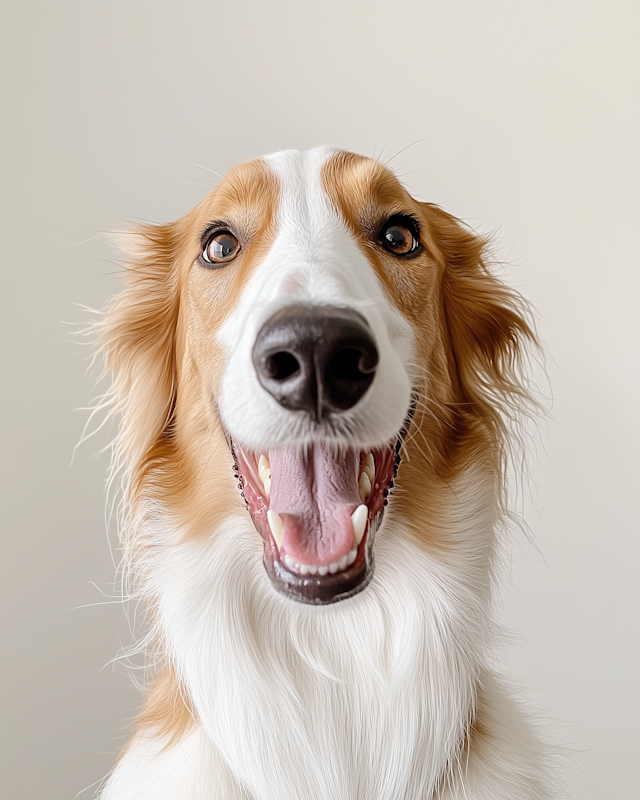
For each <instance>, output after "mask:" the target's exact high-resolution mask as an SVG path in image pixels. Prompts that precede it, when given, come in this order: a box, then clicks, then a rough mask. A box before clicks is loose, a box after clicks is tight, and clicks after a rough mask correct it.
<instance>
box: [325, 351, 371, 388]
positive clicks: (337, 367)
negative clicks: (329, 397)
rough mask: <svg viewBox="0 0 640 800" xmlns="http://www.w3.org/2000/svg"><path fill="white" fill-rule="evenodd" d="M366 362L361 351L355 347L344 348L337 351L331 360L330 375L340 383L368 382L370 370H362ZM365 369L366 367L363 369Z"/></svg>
mask: <svg viewBox="0 0 640 800" xmlns="http://www.w3.org/2000/svg"><path fill="white" fill-rule="evenodd" d="M365 360H366V357H365V354H364V353H363V352H362V350H359V349H357V348H355V347H346V348H344V349H343V350H339V351H338V352H337V353H336V354H335V355H334V356H333V358H332V359H331V365H330V368H329V369H330V373H331V375H332V376H333V377H334V378H337V379H338V380H341V381H368V380H371V370H369V371H365V370H364V369H363V366H365V365H364V364H363V362H364V361H365ZM365 369H366V367H365Z"/></svg>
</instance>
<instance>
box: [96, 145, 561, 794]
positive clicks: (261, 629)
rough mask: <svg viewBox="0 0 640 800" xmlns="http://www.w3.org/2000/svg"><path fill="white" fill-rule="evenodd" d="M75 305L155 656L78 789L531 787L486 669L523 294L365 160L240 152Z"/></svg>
mask: <svg viewBox="0 0 640 800" xmlns="http://www.w3.org/2000/svg"><path fill="white" fill-rule="evenodd" d="M122 238H123V239H124V240H125V242H124V248H125V250H126V253H127V256H126V257H127V264H126V270H125V271H124V281H125V288H124V290H123V291H122V293H121V294H119V295H118V296H116V297H115V299H114V300H113V301H112V302H111V304H110V306H109V307H108V309H107V311H106V313H105V315H104V318H103V319H102V321H101V322H100V323H99V325H100V336H101V342H102V345H101V346H102V349H103V352H104V357H105V363H106V368H107V370H108V371H109V372H110V373H112V374H113V383H112V391H111V403H112V413H114V414H117V415H119V418H120V420H121V422H120V428H119V434H118V437H117V439H116V442H115V445H114V470H115V471H116V472H118V470H119V471H120V474H122V475H123V483H124V506H125V508H126V513H125V518H124V521H123V548H124V553H125V562H126V565H127V568H128V569H129V571H130V574H131V575H132V576H133V578H132V580H133V581H134V582H135V586H136V587H137V589H138V591H139V592H140V595H141V596H142V597H143V598H144V601H145V604H146V608H147V609H148V614H149V625H150V634H149V637H150V641H153V643H154V652H155V654H156V663H157V669H156V674H155V678H154V680H153V682H152V683H151V684H150V686H149V688H148V691H147V694H146V699H145V704H144V707H143V709H142V711H141V714H140V716H139V718H138V720H137V723H136V726H135V731H134V733H133V736H132V738H131V740H130V742H129V744H128V746H127V747H126V749H125V751H124V753H123V754H122V755H121V756H120V759H119V761H118V763H117V765H116V767H115V769H114V771H113V772H112V774H111V776H110V777H109V778H108V779H107V781H106V783H105V784H104V786H103V787H102V789H101V791H100V797H101V798H102V800H134V798H135V800H165V799H166V800H169V798H170V799H171V800H196V798H197V799H198V800H205V798H206V800H209V798H211V800H214V799H215V800H311V799H312V798H313V800H316V798H329V799H330V800H489V799H490V800H542V799H543V798H547V797H550V796H551V788H550V785H551V782H550V779H549V774H548V767H547V757H546V753H545V748H544V747H543V746H542V745H541V744H540V742H539V739H538V736H537V734H536V733H535V732H534V730H533V729H532V727H531V725H530V723H529V721H528V720H527V719H526V715H525V714H523V712H522V710H521V708H520V705H519V704H518V702H517V701H516V700H514V699H513V698H512V696H511V694H510V692H509V691H508V690H507V689H506V688H505V685H504V683H503V680H502V679H501V678H500V677H499V676H498V675H497V674H496V673H495V672H494V670H493V669H492V667H491V662H492V658H491V656H492V646H493V638H492V622H491V595H492V587H493V583H494V580H493V571H494V563H495V553H496V546H497V544H496V537H497V536H498V535H499V531H500V527H501V524H502V522H503V520H504V517H505V513H506V509H505V486H504V483H505V459H506V456H507V452H508V449H509V446H510V435H511V434H510V433H509V430H510V427H509V424H508V421H509V419H510V418H512V417H513V415H517V414H518V413H519V410H520V409H521V408H522V404H523V403H524V402H526V400H527V392H526V390H525V384H524V382H523V380H522V378H521V374H522V372H521V361H522V358H523V354H524V353H526V351H527V348H528V347H529V346H530V345H533V346H535V333H534V331H533V328H532V325H531V323H530V322H529V321H528V320H529V314H528V311H527V308H528V307H527V306H526V303H525V302H524V301H523V300H522V299H521V298H520V297H519V295H518V294H516V293H515V292H513V291H512V290H510V289H509V288H508V287H507V286H505V285H504V284H503V283H501V282H500V281H499V280H498V279H497V278H496V277H495V276H494V275H493V274H492V272H491V271H490V269H489V268H488V266H487V256H486V251H487V241H486V240H485V239H484V238H482V237H480V236H478V235H477V234H476V233H474V232H473V231H471V230H470V229H469V228H468V227H466V226H465V225H463V224H462V223H461V222H460V221H458V220H457V219H455V218H454V217H453V216H451V215H450V214H448V213H446V212H445V211H444V210H442V209H440V208H438V207H437V206H435V205H433V204H430V203H424V202H418V201H417V200H415V199H413V198H412V197H411V196H410V194H409V193H408V192H407V190H406V189H405V188H403V186H402V185H401V183H400V182H399V181H398V179H397V178H396V177H395V176H394V175H393V174H392V172H391V171H390V170H389V169H387V168H386V167H385V166H384V165H382V164H381V163H379V162H378V161H376V160H373V159H370V158H367V157H363V156H359V155H355V154H353V153H349V152H344V151H340V150H335V149H332V148H327V147H322V148H317V149H313V150H310V151H307V152H298V151H285V152H278V153H275V154H272V155H269V156H265V157H262V158H258V159H256V160H253V161H249V162H246V163H244V164H241V165H240V166H238V167H236V168H235V169H233V170H232V171H231V172H230V173H229V175H228V176H227V177H225V178H224V179H223V180H222V181H221V183H220V184H219V185H218V186H217V187H216V188H215V189H214V190H213V191H212V192H211V193H210V194H209V195H208V196H207V197H206V198H205V199H204V200H202V202H200V203H199V204H198V205H197V206H196V207H195V208H194V209H193V211H191V212H190V213H189V214H187V215H186V216H185V217H183V218H182V219H180V220H178V221H177V222H173V223H170V224H161V225H160V224H159V225H141V226H137V227H135V228H133V229H131V230H130V231H129V232H128V233H127V234H126V235H124V236H123V237H122Z"/></svg>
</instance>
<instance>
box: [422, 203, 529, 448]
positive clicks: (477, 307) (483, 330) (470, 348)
mask: <svg viewBox="0 0 640 800" xmlns="http://www.w3.org/2000/svg"><path fill="white" fill-rule="evenodd" d="M428 215H429V219H430V221H431V225H430V228H431V232H432V235H433V236H434V240H435V242H434V243H435V246H436V249H437V250H438V251H439V254H440V256H441V258H442V268H443V273H442V275H443V277H442V291H443V298H444V311H445V324H446V328H447V333H448V336H449V339H450V343H451V352H452V364H451V372H452V374H453V376H454V381H455V382H456V383H457V388H458V391H459V393H460V395H461V397H460V401H461V402H462V403H464V404H466V405H467V408H468V410H469V411H471V413H473V414H475V415H477V416H479V417H481V418H483V420H484V421H485V422H486V423H487V424H488V425H489V427H490V428H491V429H492V430H493V431H494V433H496V434H500V433H501V432H502V431H503V430H504V415H505V414H506V415H507V416H511V413H512V412H513V411H514V410H515V409H516V408H519V407H521V406H522V404H523V403H525V404H526V403H527V402H529V401H530V397H529V393H528V391H527V389H526V388H525V386H524V385H523V382H522V372H521V366H522V359H523V355H524V352H525V350H526V347H527V345H529V344H533V345H535V344H537V340H536V336H535V333H534V331H533V329H532V327H531V325H530V323H529V321H528V317H529V316H530V314H529V310H528V307H527V304H526V302H525V301H524V299H523V298H522V297H521V296H520V295H519V294H518V293H517V292H515V291H513V290H512V289H509V288H508V287H507V286H505V285H504V284H503V283H501V282H500V281H499V280H498V279H497V278H496V277H494V275H492V274H491V272H490V271H489V270H488V268H487V266H486V262H485V252H486V249H487V240H486V239H483V238H482V237H479V236H477V235H475V234H474V233H472V232H471V231H470V230H469V229H468V228H466V227H464V226H463V225H462V223H460V222H459V220H457V219H455V217H452V216H450V215H449V214H447V213H446V212H444V211H442V209H439V208H437V207H436V206H432V205H428Z"/></svg>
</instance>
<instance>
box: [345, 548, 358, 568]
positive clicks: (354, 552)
mask: <svg viewBox="0 0 640 800" xmlns="http://www.w3.org/2000/svg"><path fill="white" fill-rule="evenodd" d="M357 555H358V551H357V550H350V551H349V552H348V553H347V566H348V567H350V566H351V565H352V564H353V562H354V561H355V560H356V556H357Z"/></svg>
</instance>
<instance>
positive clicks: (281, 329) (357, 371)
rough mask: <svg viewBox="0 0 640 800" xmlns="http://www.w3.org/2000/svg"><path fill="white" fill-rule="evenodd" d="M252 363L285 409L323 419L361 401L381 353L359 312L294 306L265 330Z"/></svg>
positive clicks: (269, 322) (268, 389) (332, 307)
mask: <svg viewBox="0 0 640 800" xmlns="http://www.w3.org/2000/svg"><path fill="white" fill-rule="evenodd" d="M253 363H254V366H255V368H256V372H257V374H258V380H259V381H260V383H261V384H262V386H263V387H264V388H265V389H266V390H267V391H268V392H269V394H271V395H273V397H275V399H276V400H277V401H278V402H279V403H280V405H281V406H284V408H288V409H291V410H292V411H307V412H308V413H309V414H310V415H311V417H312V418H313V419H314V420H316V421H319V420H321V419H322V418H323V417H324V416H326V415H327V413H328V412H330V411H345V410H346V409H348V408H352V407H353V406H355V404H356V403H357V402H358V400H360V398H361V397H362V396H363V395H364V393H365V392H366V391H367V389H368V388H369V386H371V382H372V381H373V378H374V375H375V370H376V366H377V365H378V349H377V347H376V343H375V342H374V340H373V336H372V335H371V332H370V330H369V327H368V325H367V323H366V321H365V320H364V318H363V317H362V316H360V314H358V313H357V312H356V311H352V310H351V309H348V308H337V307H334V306H291V307H289V308H285V309H283V310H282V311H278V312H277V313H276V314H274V315H273V316H272V317H271V319H269V320H267V322H265V324H264V325H263V326H262V328H261V329H260V331H259V332H258V336H257V337H256V342H255V344H254V346H253Z"/></svg>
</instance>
